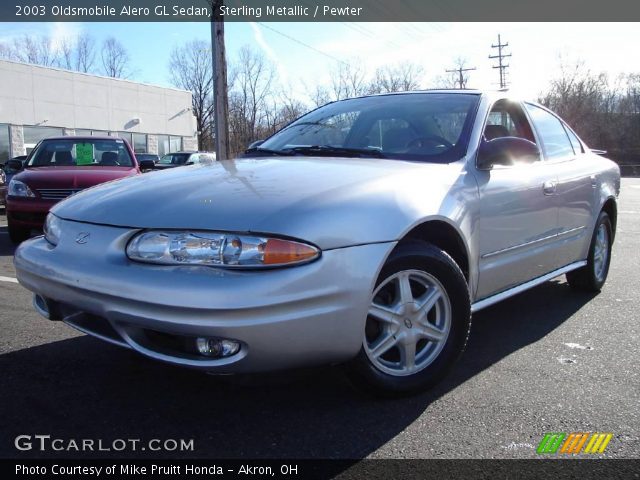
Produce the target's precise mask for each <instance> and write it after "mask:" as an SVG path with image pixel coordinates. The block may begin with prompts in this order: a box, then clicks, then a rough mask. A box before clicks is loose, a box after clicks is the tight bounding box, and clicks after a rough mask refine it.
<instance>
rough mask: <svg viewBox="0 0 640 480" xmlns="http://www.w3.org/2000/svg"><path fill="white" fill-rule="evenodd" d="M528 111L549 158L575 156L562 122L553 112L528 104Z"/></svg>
mask: <svg viewBox="0 0 640 480" xmlns="http://www.w3.org/2000/svg"><path fill="white" fill-rule="evenodd" d="M527 111H528V112H529V114H530V115H531V118H532V119H533V124H534V125H535V126H536V129H537V131H538V134H539V135H540V140H541V141H542V146H543V147H544V151H545V154H546V157H547V159H549V160H557V159H562V158H569V157H572V156H573V154H574V153H573V147H572V146H571V141H570V140H569V137H568V136H567V132H566V130H565V129H564V127H563V126H562V122H561V121H560V120H559V119H558V118H557V117H556V116H555V115H552V114H551V113H549V112H547V111H546V110H543V109H542V108H540V107H537V106H535V105H531V104H529V103H528V104H527Z"/></svg>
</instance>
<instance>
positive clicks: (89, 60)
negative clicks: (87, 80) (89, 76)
mask: <svg viewBox="0 0 640 480" xmlns="http://www.w3.org/2000/svg"><path fill="white" fill-rule="evenodd" d="M59 55H60V66H61V67H62V68H66V69H67V70H75V71H77V72H82V73H91V72H93V71H94V70H95V60H96V51H95V41H94V39H93V37H92V36H91V35H89V34H88V33H81V34H80V35H78V36H77V37H75V38H72V39H70V38H65V39H63V40H62V42H60V47H59Z"/></svg>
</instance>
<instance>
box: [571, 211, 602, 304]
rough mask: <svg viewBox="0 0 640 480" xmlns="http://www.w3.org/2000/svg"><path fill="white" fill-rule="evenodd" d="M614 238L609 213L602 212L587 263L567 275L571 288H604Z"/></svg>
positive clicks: (593, 289)
mask: <svg viewBox="0 0 640 480" xmlns="http://www.w3.org/2000/svg"><path fill="white" fill-rule="evenodd" d="M612 238H613V229H612V228H611V220H610V219H609V215H607V213H606V212H600V215H599V216H598V220H597V222H596V226H595V228H594V229H593V235H592V236H591V245H589V256H588V257H587V264H586V265H585V266H584V267H582V268H579V269H577V270H574V271H572V272H568V273H567V275H566V277H567V282H568V283H569V286H571V288H574V289H576V290H584V291H587V292H599V291H600V290H601V289H602V286H603V285H604V283H605V282H606V280H607V275H608V274H609V265H610V264H611V245H612V243H611V240H612ZM603 242H604V244H603Z"/></svg>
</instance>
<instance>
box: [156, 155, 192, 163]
mask: <svg viewBox="0 0 640 480" xmlns="http://www.w3.org/2000/svg"><path fill="white" fill-rule="evenodd" d="M189 157H191V154H190V153H167V154H166V155H163V156H162V158H161V159H160V161H159V162H158V163H159V164H161V165H184V164H186V163H187V161H189Z"/></svg>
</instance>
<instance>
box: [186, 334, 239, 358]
mask: <svg viewBox="0 0 640 480" xmlns="http://www.w3.org/2000/svg"><path fill="white" fill-rule="evenodd" d="M196 348H197V349H198V353H199V354H200V355H204V356H206V357H229V356H231V355H233V354H235V353H238V350H240V344H239V343H238V342H235V341H233V340H227V339H223V338H202V337H200V338H196Z"/></svg>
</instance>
